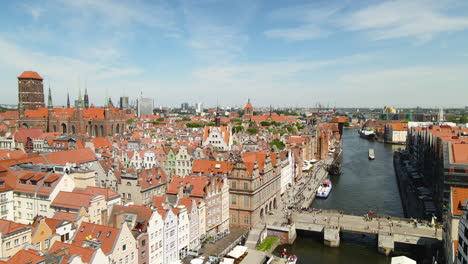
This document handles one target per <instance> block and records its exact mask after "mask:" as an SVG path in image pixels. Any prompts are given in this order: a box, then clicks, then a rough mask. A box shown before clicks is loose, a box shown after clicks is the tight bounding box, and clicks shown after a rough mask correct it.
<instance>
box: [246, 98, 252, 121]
mask: <svg viewBox="0 0 468 264" xmlns="http://www.w3.org/2000/svg"><path fill="white" fill-rule="evenodd" d="M253 112H254V109H253V106H252V104H251V103H250V99H249V100H248V101H247V104H246V105H245V107H244V119H246V120H249V121H250V120H251V119H252V116H253V114H254V113H253Z"/></svg>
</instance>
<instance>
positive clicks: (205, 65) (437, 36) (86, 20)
mask: <svg viewBox="0 0 468 264" xmlns="http://www.w3.org/2000/svg"><path fill="white" fill-rule="evenodd" d="M1 5H2V8H0V22H1V25H2V30H1V31H0V87H1V90H2V96H1V99H0V103H13V104H15V103H17V79H16V77H17V76H18V75H19V74H20V73H21V72H22V71H24V70H33V71H37V72H39V74H41V75H42V76H43V77H44V78H45V86H46V87H47V86H48V85H49V83H50V86H51V87H52V91H53V95H54V103H55V104H57V105H63V104H65V100H66V93H67V91H68V92H70V95H71V97H72V99H73V98H74V97H76V96H77V94H78V89H79V88H81V89H84V87H85V86H87V87H88V91H89V94H90V98H91V101H92V102H93V103H94V104H96V105H102V104H103V102H104V98H105V96H106V95H109V96H111V97H112V98H113V100H114V101H117V100H118V97H119V96H120V95H122V94H125V95H128V96H131V97H136V96H137V95H139V94H140V93H141V92H142V93H143V95H144V96H145V97H152V98H154V99H155V103H156V104H157V105H163V106H175V105H179V104H180V103H181V102H183V101H187V102H190V103H195V102H198V101H200V102H204V103H205V105H215V104H216V101H217V100H218V101H219V103H220V104H221V105H242V104H244V103H245V102H246V100H247V98H248V97H250V98H251V100H252V102H253V104H254V105H262V106H268V105H270V104H272V105H274V106H315V105H316V103H318V102H321V103H322V104H330V105H335V104H336V105H337V106H369V107H382V106H384V105H391V106H396V107H412V106H429V107H439V106H443V107H461V106H465V105H468V102H467V98H468V63H467V60H468V1H465V0H459V1H456V0H411V1H407V0H396V1H374V0H368V1H367V0H362V1H351V0H348V1H344V0H339V1H300V0H297V1H296V0H294V1H293V0H289V1H285V0H282V1H273V0H263V1H261V0H248V1H243V0H236V1H222V0H167V1H165V0H161V1H141V0H133V1H125V0H122V1H111V0H99V1H94V0H35V1H2V4H1Z"/></svg>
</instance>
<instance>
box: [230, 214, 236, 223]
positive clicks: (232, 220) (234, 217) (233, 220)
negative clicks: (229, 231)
mask: <svg viewBox="0 0 468 264" xmlns="http://www.w3.org/2000/svg"><path fill="white" fill-rule="evenodd" d="M236 218H237V217H236V215H232V217H231V222H232V223H235V222H237V219H236Z"/></svg>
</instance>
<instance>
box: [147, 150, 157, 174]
mask: <svg viewBox="0 0 468 264" xmlns="http://www.w3.org/2000/svg"><path fill="white" fill-rule="evenodd" d="M157 162H158V161H157V159H156V154H155V153H154V151H151V150H147V151H145V155H144V156H143V164H144V167H145V169H150V168H154V167H156V165H157Z"/></svg>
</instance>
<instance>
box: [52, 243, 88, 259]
mask: <svg viewBox="0 0 468 264" xmlns="http://www.w3.org/2000/svg"><path fill="white" fill-rule="evenodd" d="M56 251H62V252H63V254H57V253H56ZM94 252H95V251H94V250H93V249H91V248H84V247H81V246H79V245H74V244H67V243H64V242H60V241H56V242H55V243H54V244H53V245H52V247H50V249H49V251H48V253H49V254H54V255H55V256H60V255H64V254H66V255H67V256H81V260H82V261H83V262H84V263H89V262H90V261H91V259H92V258H93V255H94Z"/></svg>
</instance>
